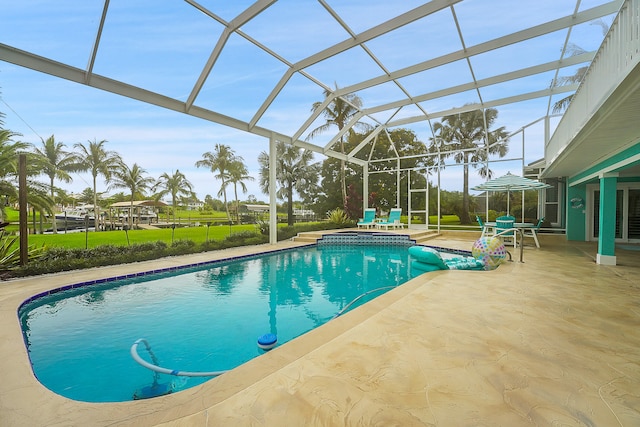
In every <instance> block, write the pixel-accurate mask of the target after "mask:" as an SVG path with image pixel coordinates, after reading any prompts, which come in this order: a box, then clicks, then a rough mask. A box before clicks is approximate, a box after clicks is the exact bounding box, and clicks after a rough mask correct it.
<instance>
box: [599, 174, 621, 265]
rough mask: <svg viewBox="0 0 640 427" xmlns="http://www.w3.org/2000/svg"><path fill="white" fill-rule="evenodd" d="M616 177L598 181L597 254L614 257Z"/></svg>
mask: <svg viewBox="0 0 640 427" xmlns="http://www.w3.org/2000/svg"><path fill="white" fill-rule="evenodd" d="M617 184H618V180H617V177H606V178H601V179H600V237H599V238H598V253H599V254H601V255H611V256H613V255H615V246H616V242H615V237H616V187H617Z"/></svg>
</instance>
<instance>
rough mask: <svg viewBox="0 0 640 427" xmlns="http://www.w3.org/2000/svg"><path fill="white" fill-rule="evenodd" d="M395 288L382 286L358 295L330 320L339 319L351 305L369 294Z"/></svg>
mask: <svg viewBox="0 0 640 427" xmlns="http://www.w3.org/2000/svg"><path fill="white" fill-rule="evenodd" d="M396 287H397V286H383V287H381V288H376V289H371V290H370V291H367V292H365V293H363V294H361V295H358V296H357V297H356V298H354V299H353V301H351V302H350V303H349V304H347V305H345V306H344V307H343V308H342V310H340V311H339V312H337V313H336V314H335V315H334V316H333V317H332V318H331V320H333V319H335V318H337V317H340V316H342V315H343V314H344V312H345V311H347V310H348V309H349V307H351V306H352V305H353V304H355V303H356V302H357V301H359V300H360V299H361V298H364V297H366V296H367V295H369V294H372V293H374V292H379V291H384V290H385V289H393V288H396Z"/></svg>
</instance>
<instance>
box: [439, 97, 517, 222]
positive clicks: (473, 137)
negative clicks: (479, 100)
mask: <svg viewBox="0 0 640 427" xmlns="http://www.w3.org/2000/svg"><path fill="white" fill-rule="evenodd" d="M485 116H486V127H487V131H486V135H485V119H484V118H483V112H482V110H474V111H469V112H466V113H460V114H453V115H451V116H445V117H443V118H442V122H440V123H434V124H433V131H434V137H433V138H431V144H430V146H429V150H430V151H431V152H438V151H439V152H440V156H441V158H442V159H444V158H447V157H453V159H454V161H455V162H456V163H462V165H463V191H462V211H461V212H460V222H462V223H463V224H469V222H470V220H469V166H470V165H471V166H473V167H474V168H479V170H478V173H479V174H480V176H482V177H484V178H491V175H492V172H491V170H490V169H489V168H488V165H487V163H486V160H487V154H497V155H498V156H499V157H504V156H505V155H506V154H507V151H508V148H509V147H508V139H507V131H506V130H505V127H504V126H502V127H500V128H498V129H496V130H493V131H489V130H488V129H489V128H491V126H492V125H493V124H494V123H495V121H496V119H497V118H498V110H496V109H495V108H487V109H486V110H485ZM485 137H486V138H488V141H486V138H485ZM485 141H486V144H485ZM441 142H444V143H445V145H444V146H443V145H442V144H441ZM487 146H488V147H489V153H487ZM443 150H444V151H443Z"/></svg>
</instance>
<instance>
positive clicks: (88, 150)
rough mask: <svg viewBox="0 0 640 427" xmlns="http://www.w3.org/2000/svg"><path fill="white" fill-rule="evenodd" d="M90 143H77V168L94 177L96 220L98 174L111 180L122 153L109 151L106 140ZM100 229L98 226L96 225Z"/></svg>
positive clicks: (95, 212)
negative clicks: (78, 152) (106, 147)
mask: <svg viewBox="0 0 640 427" xmlns="http://www.w3.org/2000/svg"><path fill="white" fill-rule="evenodd" d="M87 142H88V145H83V144H82V143H77V144H75V145H74V147H75V148H77V149H79V150H80V154H79V155H78V163H77V164H76V165H75V169H76V170H79V171H89V172H90V173H91V177H92V178H93V212H94V217H95V220H96V222H97V221H98V218H99V217H98V191H97V179H98V175H102V176H103V177H104V179H105V181H106V182H109V181H110V180H111V176H112V175H113V173H114V172H115V171H116V170H117V169H118V168H119V167H120V165H121V164H122V159H121V158H120V155H119V154H118V153H116V152H115V151H109V150H106V149H105V147H104V146H105V144H106V143H107V141H106V140H104V139H103V140H102V141H100V142H98V141H96V140H95V139H94V140H93V141H87ZM96 231H98V227H96Z"/></svg>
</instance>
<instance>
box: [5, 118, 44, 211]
mask: <svg viewBox="0 0 640 427" xmlns="http://www.w3.org/2000/svg"><path fill="white" fill-rule="evenodd" d="M16 136H19V134H17V133H14V132H11V131H10V130H7V129H0V197H2V196H3V197H2V203H0V222H4V221H5V218H6V215H5V212H4V207H5V201H7V200H9V199H14V200H15V199H17V198H18V185H17V183H16V178H17V177H18V155H19V154H26V155H27V177H33V176H36V175H39V174H40V170H39V168H37V167H35V162H34V161H33V160H32V159H30V158H29V157H30V156H33V154H32V153H28V152H26V149H27V148H29V146H30V145H29V144H28V143H25V142H20V141H14V140H13V138H15V137H16ZM27 202H28V203H29V204H30V205H31V206H32V207H33V208H35V209H36V210H38V211H39V212H40V213H44V212H48V213H52V212H53V200H52V199H51V198H50V197H49V195H48V188H46V186H44V185H43V184H42V183H40V182H37V181H34V180H32V179H27Z"/></svg>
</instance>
